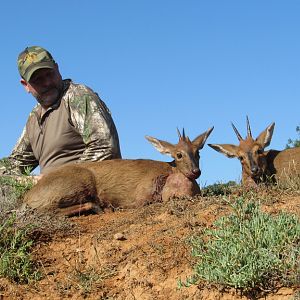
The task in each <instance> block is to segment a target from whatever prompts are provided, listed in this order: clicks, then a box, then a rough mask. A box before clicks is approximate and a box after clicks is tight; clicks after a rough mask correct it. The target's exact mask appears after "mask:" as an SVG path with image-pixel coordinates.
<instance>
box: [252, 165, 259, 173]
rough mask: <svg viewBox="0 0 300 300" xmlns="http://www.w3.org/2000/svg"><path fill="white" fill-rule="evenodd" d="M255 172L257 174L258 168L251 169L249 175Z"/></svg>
mask: <svg viewBox="0 0 300 300" xmlns="http://www.w3.org/2000/svg"><path fill="white" fill-rule="evenodd" d="M257 172H258V167H256V166H255V167H252V168H251V173H252V174H256V173H257Z"/></svg>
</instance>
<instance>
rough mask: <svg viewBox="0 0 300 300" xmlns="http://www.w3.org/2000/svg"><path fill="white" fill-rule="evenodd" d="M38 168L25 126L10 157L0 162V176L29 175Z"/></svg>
mask: <svg viewBox="0 0 300 300" xmlns="http://www.w3.org/2000/svg"><path fill="white" fill-rule="evenodd" d="M37 166H38V161H37V160H36V158H35V156H34V154H33V152H32V149H31V145H30V142H29V139H28V136H27V132H26V126H25V128H24V129H23V132H22V135H21V137H20V138H19V140H18V141H17V143H16V145H15V147H14V148H13V151H12V153H11V155H10V156H9V157H7V158H2V159H1V160H0V174H6V175H21V174H27V173H30V172H31V171H32V170H33V169H34V168H36V167H37Z"/></svg>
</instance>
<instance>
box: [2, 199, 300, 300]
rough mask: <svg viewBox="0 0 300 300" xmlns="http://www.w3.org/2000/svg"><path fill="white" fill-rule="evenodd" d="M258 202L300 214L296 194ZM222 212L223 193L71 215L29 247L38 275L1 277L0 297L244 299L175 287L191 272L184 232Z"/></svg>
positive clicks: (280, 294) (278, 294) (289, 295)
mask: <svg viewBox="0 0 300 300" xmlns="http://www.w3.org/2000/svg"><path fill="white" fill-rule="evenodd" d="M263 208H264V209H265V210H266V211H268V212H270V213H272V214H273V213H274V214H276V213H278V212H279V211H281V210H285V211H289V212H292V213H296V214H297V215H298V216H300V196H285V195H278V196H276V197H272V196H270V197H269V198H268V200H266V201H265V203H264V205H263ZM228 213H230V207H229V205H228V204H227V203H226V202H225V201H223V200H222V198H221V197H218V198H217V197H216V198H201V197H198V198H197V197H195V198H187V199H173V200H170V201H169V202H168V203H156V204H152V205H149V206H147V207H144V208H142V209H135V210H123V211H121V210H120V211H115V212H105V213H103V214H101V215H88V216H79V217H73V218H71V221H72V222H74V223H75V224H76V230H74V231H72V233H70V235H68V236H67V237H59V236H54V237H53V239H52V240H51V241H48V242H45V243H40V244H38V245H37V246H36V247H35V249H34V256H35V258H36V260H37V261H39V263H40V265H41V269H42V271H43V273H44V277H43V279H42V280H40V281H39V282H37V283H35V284H28V285H16V284H12V283H9V282H8V281H7V280H5V279H1V280H0V299H23V300H29V299H30V300H35V299H51V300H52V299H53V300H55V299H122V300H123V299H126V300H133V299H138V300H144V299H145V300H146V299H147V300H148V299H149V300H150V299H170V300H171V299H172V300H173V299H174V300H177V299H178V300H179V299H180V300H181V299H205V300H210V299H211V300H215V299H220V300H233V299H249V298H247V297H246V296H241V295H240V294H239V293H237V292H236V291H235V290H221V289H218V288H217V287H211V286H208V285H205V284H202V285H199V286H196V285H194V286H191V287H188V288H187V287H183V288H180V289H179V288H178V282H179V280H180V279H181V280H183V281H184V280H185V279H186V278H187V277H188V276H190V275H191V274H192V273H193V263H194V261H193V258H192V256H191V248H190V246H189V244H188V243H187V239H188V238H189V237H190V236H191V235H193V234H195V233H198V232H201V231H202V230H203V229H204V228H206V227H209V226H211V224H212V222H213V221H214V220H216V218H218V217H220V216H221V215H224V214H228ZM296 293H298V291H297V290H296V289H292V288H285V287H281V288H279V289H278V290H277V291H273V292H269V293H267V294H265V295H261V296H259V297H257V298H255V299H268V300H292V299H297V298H296V297H297V296H295V295H297V294H296Z"/></svg>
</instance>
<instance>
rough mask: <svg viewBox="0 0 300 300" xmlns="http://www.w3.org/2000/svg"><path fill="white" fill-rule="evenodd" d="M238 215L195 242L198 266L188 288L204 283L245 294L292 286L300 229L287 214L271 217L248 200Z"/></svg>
mask: <svg viewBox="0 0 300 300" xmlns="http://www.w3.org/2000/svg"><path fill="white" fill-rule="evenodd" d="M232 208H233V213H232V214H231V215H229V216H225V217H222V218H220V219H218V220H217V221H216V222H215V223H214V224H213V228H211V229H206V230H205V231H204V234H203V235H202V236H198V237H193V238H191V240H190V242H191V244H192V247H193V250H192V254H193V256H195V257H196V260H197V261H198V262H197V264H196V266H195V274H194V275H193V276H192V277H191V278H189V279H188V280H187V282H186V285H189V284H195V283H197V282H199V281H200V280H204V281H208V282H210V283H213V284H220V285H223V286H226V287H234V288H236V289H241V290H243V291H251V290H259V289H262V290H263V289H267V288H270V287H273V286H274V285H275V284H285V285H289V284H293V281H295V280H296V279H297V277H298V276H299V266H300V265H299V255H300V248H299V246H300V245H299V244H300V223H299V220H298V219H297V218H296V217H295V216H293V215H289V214H286V213H280V214H279V215H277V216H271V215H270V214H267V213H264V212H262V211H261V210H260V208H259V204H257V203H255V202H248V203H246V202H245V201H244V199H243V198H240V199H238V200H237V202H236V203H235V204H233V205H232Z"/></svg>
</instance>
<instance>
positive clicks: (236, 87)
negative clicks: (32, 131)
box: [0, 0, 300, 186]
mask: <svg viewBox="0 0 300 300" xmlns="http://www.w3.org/2000/svg"><path fill="white" fill-rule="evenodd" d="M299 14H300V1H296V0H289V1H276V0H272V1H271V0H268V1H262V0H260V1H259V0H251V1H250V0H249V1H246V0H219V1H217V0H210V1H208V0H207V1H201V0H186V1H183V0H182V1H178V0H172V1H170V0H151V1H150V0H148V1H144V0H126V1H125V0H123V1H121V0H119V1H114V0H110V1H101V0H87V1H78V0H75V1H67V0H59V1H58V0H52V1H50V2H49V1H48V2H41V1H30V0H28V1H25V2H21V1H16V0H11V1H4V2H3V3H1V10H0V32H1V44H2V47H1V52H0V53H1V62H2V63H1V75H0V76H1V86H2V88H1V91H2V95H1V102H2V103H1V104H2V105H1V106H2V109H1V112H0V137H1V141H2V142H1V147H0V157H4V156H7V155H9V154H10V152H11V150H12V148H13V146H14V144H15V142H16V140H17V138H18V137H19V135H20V134H21V131H22V129H23V126H24V125H25V122H26V119H27V116H28V114H29V112H30V111H31V109H32V107H33V106H34V105H35V103H36V102H35V99H34V98H33V97H32V96H31V95H29V94H27V93H25V91H24V89H23V87H22V86H21V84H20V83H19V74H18V71H17V67H16V59H17V56H18V54H19V52H21V51H22V50H23V49H24V48H25V47H26V46H31V45H39V46H42V47H45V48H47V49H48V50H49V51H50V52H51V53H52V54H53V56H54V57H55V59H56V61H57V62H58V64H59V67H60V71H61V73H62V75H63V77H64V78H71V79H72V80H73V81H75V82H78V83H84V84H86V85H88V86H89V87H91V88H92V89H94V90H95V91H96V92H97V93H98V94H99V95H100V97H101V98H102V99H103V100H104V101H105V102H106V104H107V105H108V107H109V108H110V110H111V112H112V115H113V118H114V120H115V123H116V126H117V128H118V132H119V137H120V143H121V150H122V155H123V157H124V158H149V159H156V160H164V161H168V160H170V159H169V158H168V157H167V156H163V155H162V154H160V153H158V152H157V151H156V150H155V149H154V148H153V147H152V145H151V144H150V143H149V142H148V141H147V140H146V139H145V138H144V136H145V135H150V136H154V137H157V138H159V139H162V140H167V141H169V142H172V143H176V142H177V140H178V138H177V133H176V128H177V127H178V128H179V129H182V128H183V127H184V128H185V131H186V134H187V135H188V136H189V137H190V138H191V139H193V138H195V137H196V136H197V135H198V134H200V133H202V132H204V131H206V130H207V129H208V128H209V127H211V126H214V127H215V129H214V131H213V132H212V133H211V135H210V137H209V138H208V141H207V142H208V143H233V144H237V138H236V136H235V134H234V132H233V130H232V128H231V125H230V122H231V121H232V122H234V124H235V125H236V127H237V128H238V129H239V131H240V133H241V134H242V135H243V136H245V135H246V115H248V116H249V118H250V122H251V127H252V133H253V135H254V136H257V135H258V134H259V133H260V132H261V131H263V130H264V129H265V128H266V127H267V126H268V125H269V124H270V123H272V122H275V123H276V126H275V131H274V135H273V139H272V142H271V145H270V147H269V148H273V149H283V148H284V147H285V145H286V143H287V140H288V139H289V138H296V137H297V136H296V130H295V128H296V126H297V125H300V124H299V123H300V116H299V115H300V114H299V106H300V105H299V99H300V39H299V34H300V18H299ZM201 166H202V175H201V177H200V179H199V180H198V182H199V183H200V184H201V186H205V185H208V184H212V183H215V182H227V181H229V180H236V181H238V180H239V179H240V174H241V168H240V164H239V162H238V160H237V159H228V158H226V157H225V156H223V155H221V154H220V153H217V152H216V151H214V150H213V149H211V148H210V147H208V146H207V145H205V147H204V148H203V150H202V151H201Z"/></svg>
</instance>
